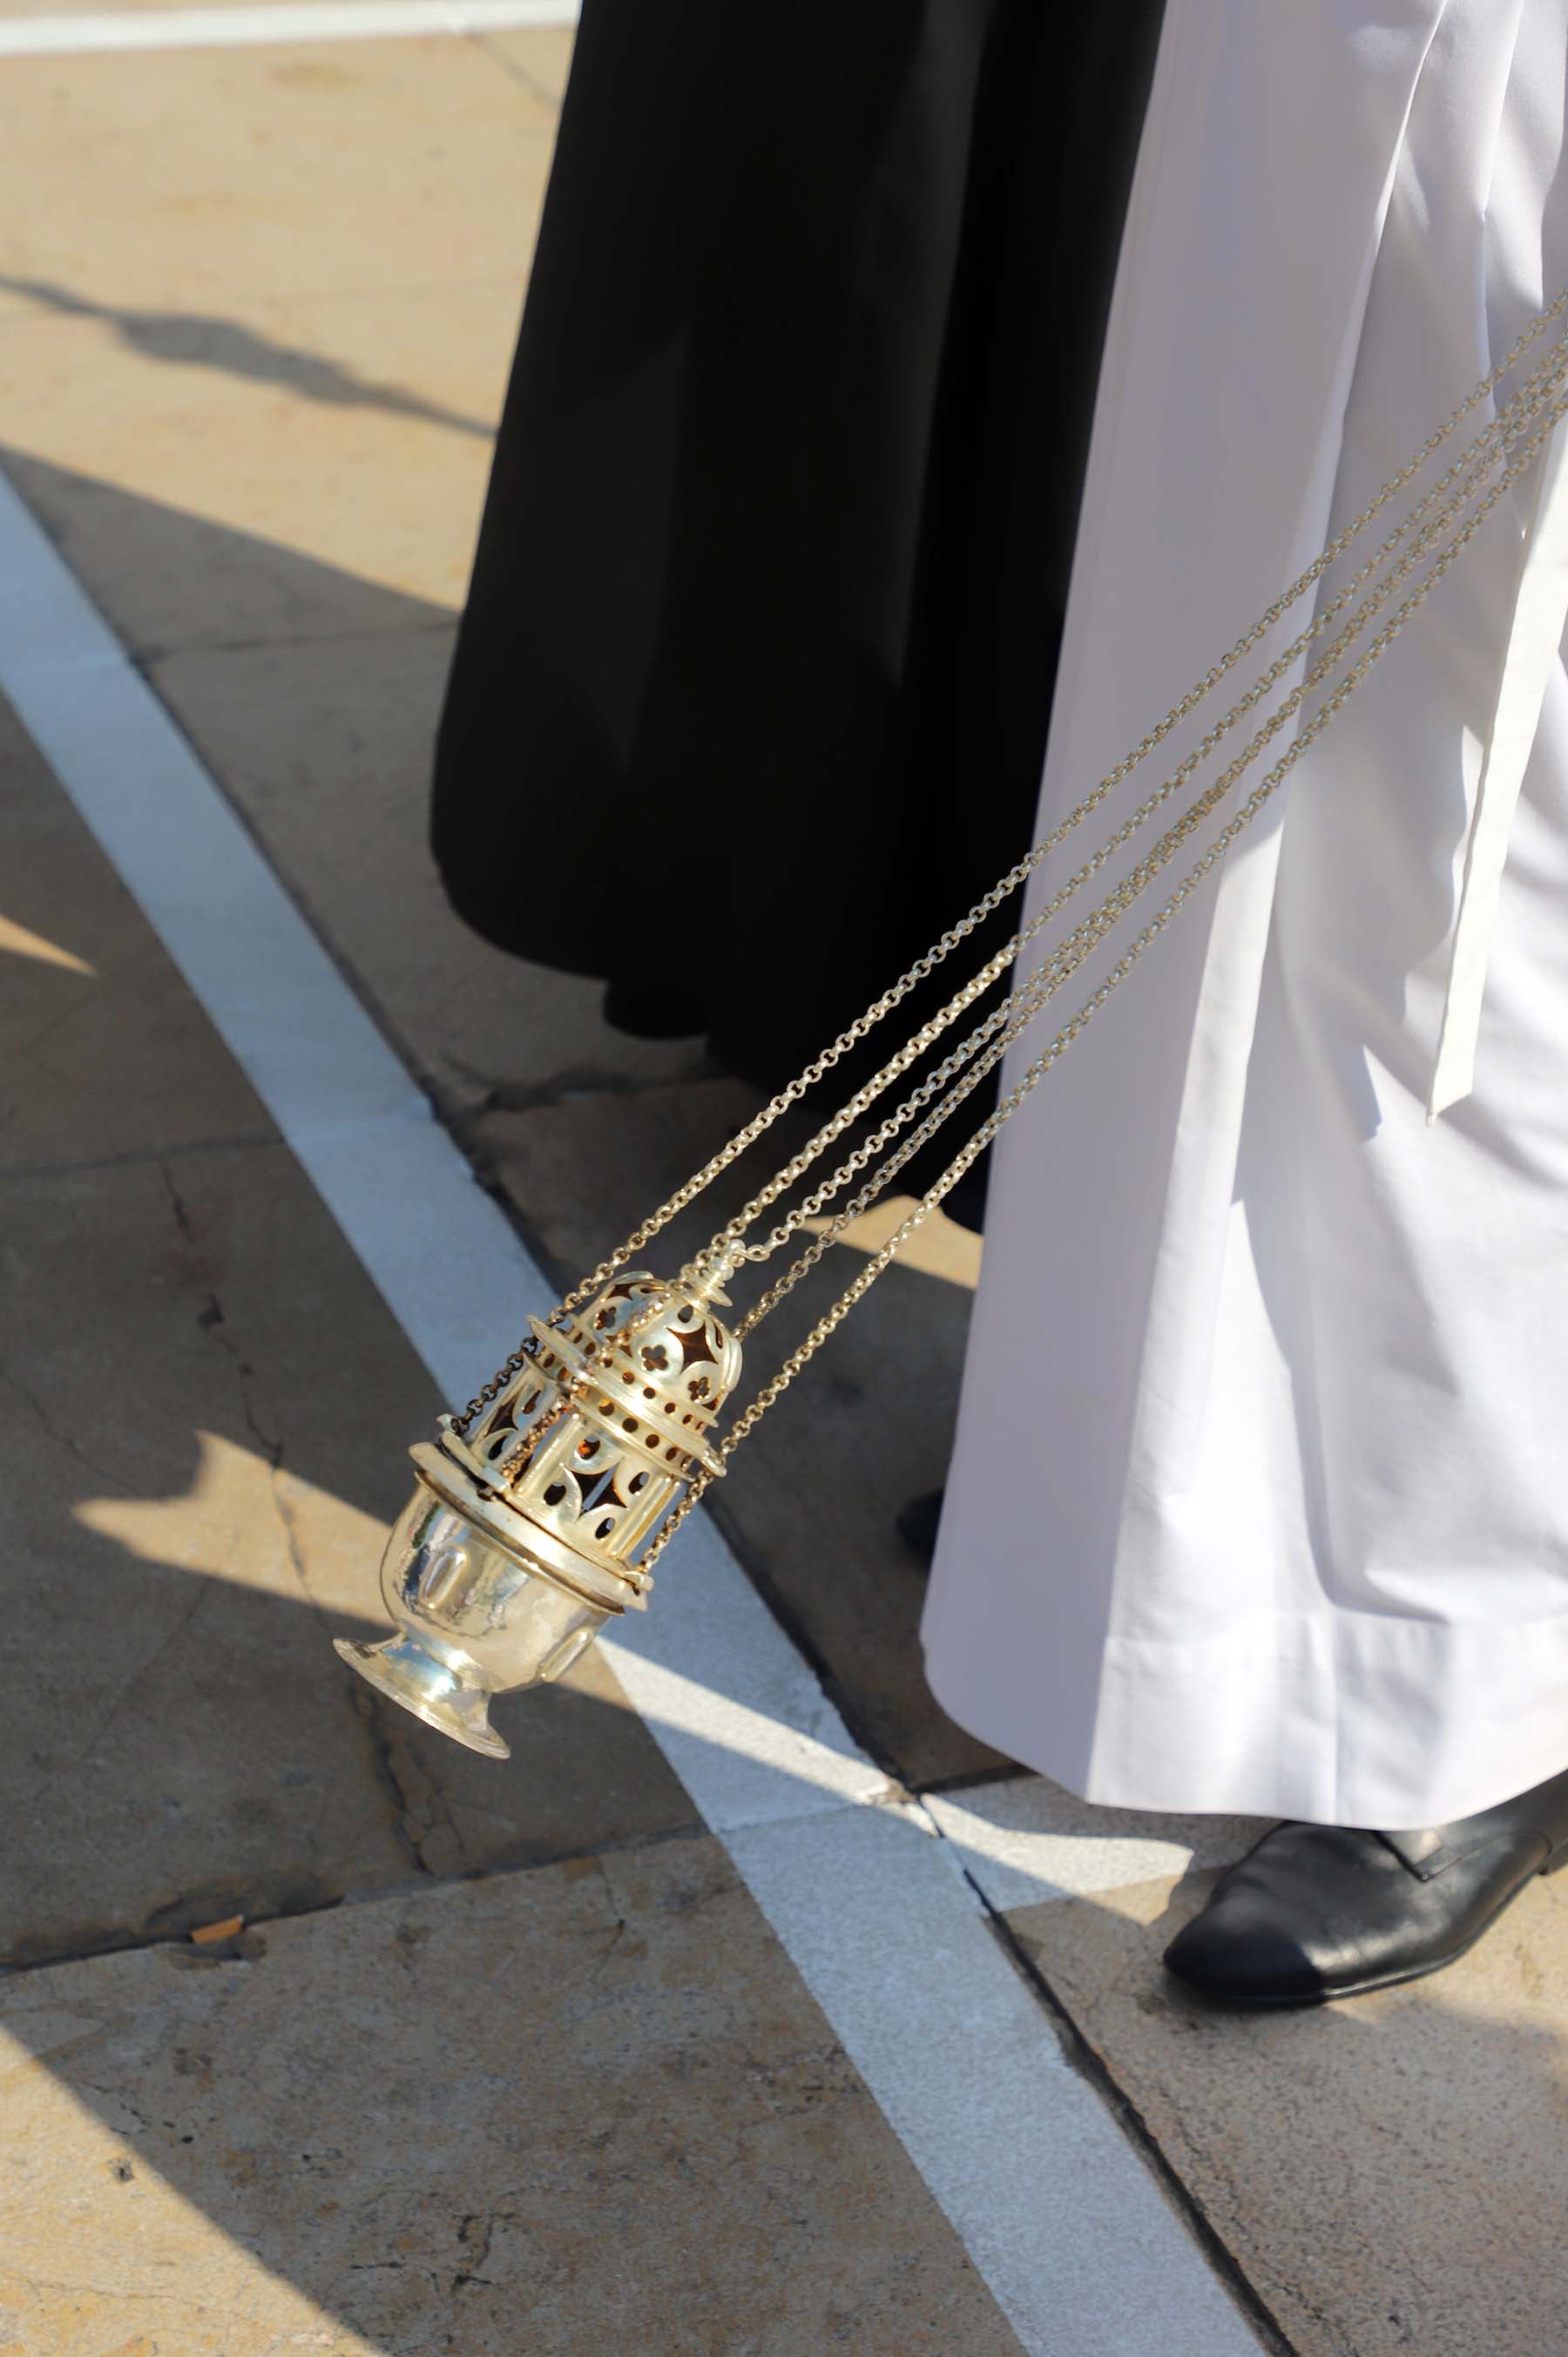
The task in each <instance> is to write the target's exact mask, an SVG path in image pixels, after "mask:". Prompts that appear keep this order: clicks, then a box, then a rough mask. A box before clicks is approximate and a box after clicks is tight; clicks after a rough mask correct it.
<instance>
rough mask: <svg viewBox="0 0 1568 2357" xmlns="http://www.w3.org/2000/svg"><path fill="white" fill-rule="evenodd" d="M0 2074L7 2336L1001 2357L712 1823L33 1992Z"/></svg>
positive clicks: (118, 2349)
mask: <svg viewBox="0 0 1568 2357" xmlns="http://www.w3.org/2000/svg"><path fill="white" fill-rule="evenodd" d="M0 2072H3V2074H4V2095H3V2101H4V2104H5V2117H6V2146H7V2169H6V2173H5V2185H4V2188H3V2189H0V2250H3V2251H4V2261H3V2267H4V2273H3V2274H0V2317H4V2318H5V2319H6V2324H8V2328H9V2331H10V2334H11V2336H12V2345H13V2346H16V2347H18V2348H21V2349H25V2350H27V2351H29V2352H30V2351H33V2350H38V2351H42V2350H44V2349H46V2348H47V2349H48V2350H49V2351H50V2352H56V2351H58V2352H61V2357H67V2352H69V2357H129V2352H132V2351H139V2352H153V2351H163V2350H166V2351H168V2352H174V2351H176V2350H177V2351H179V2352H182V2357H183V2352H191V2357H196V2352H200V2351H210V2352H220V2357H280V2352H285V2351H288V2352H293V2351H296V2350H297V2351H310V2352H326V2357H437V2353H438V2352H452V2351H461V2352H462V2357H518V2352H521V2351H522V2350H525V2349H526V2350H529V2351H539V2352H550V2357H578V2353H579V2352H581V2357H588V2352H599V2351H602V2350H606V2349H617V2348H622V2347H629V2346H640V2347H645V2348H647V2349H649V2350H650V2351H652V2352H657V2357H718V2352H723V2357H821V2352H824V2351H828V2350H834V2349H841V2348H842V2349H853V2350H854V2351H855V2352H857V2357H954V2352H962V2357H1016V2352H1017V2350H1018V2342H1017V2341H1016V2339H1015V2336H1014V2334H1013V2332H1012V2330H1011V2329H1010V2328H1009V2327H1008V2325H1007V2324H1006V2323H1005V2321H1004V2319H1003V2317H1002V2315H1001V2313H1000V2311H999V2310H998V2309H997V2308H996V2307H995V2305H994V2303H993V2300H992V2298H991V2296H990V2294H989V2293H988V2292H987V2291H986V2289H985V2287H984V2286H983V2284H982V2282H981V2281H980V2279H979V2277H978V2276H977V2275H976V2274H975V2272H974V2269H973V2268H972V2266H971V2265H970V2263H969V2262H968V2260H967V2258H966V2257H965V2255H964V2253H963V2250H962V2248H961V2245H960V2244H959V2243H958V2241H957V2239H956V2237H955V2236H954V2234H953V2233H952V2231H951V2229H950V2227H949V2226H948V2224H947V2222H946V2221H945V2220H944V2219H943V2217H942V2215H941V2213H940V2211H938V2209H937V2208H936V2205H935V2203H934V2202H933V2201H932V2200H931V2198H930V2196H929V2194H928V2193H927V2192H926V2190H925V2189H924V2187H923V2185H922V2184H921V2182H920V2179H918V2176H917V2174H916V2172H915V2169H914V2167H913V2164H912V2163H911V2162H910V2161H909V2159H908V2157H907V2156H906V2154H905V2153H904V2151H903V2149H902V2147H900V2146H899V2144H898V2143H897V2139H896V2138H895V2136H894V2135H893V2133H892V2130H891V2129H890V2128H889V2127H888V2126H887V2124H886V2120H885V2119H884V2118H883V2116H882V2115H881V2114H880V2112H879V2111H878V2110H877V2108H876V2106H875V2104H874V2103H873V2101H872V2100H871V2098H870V2096H869V2095H868V2093H867V2092H866V2090H865V2085H864V2083H862V2081H861V2080H860V2078H859V2077H858V2075H857V2073H856V2072H854V2069H853V2068H852V2067H851V2066H850V2064H849V2063H848V2062H847V2061H846V2060H845V2058H844V2056H843V2052H842V2050H840V2048H839V2047H838V2045H837V2043H836V2041H835V2040H834V2038H833V2036H832V2031H831V2030H830V2029H829V2028H828V2026H827V2024H826V2022H825V2021H824V2020H823V2018H822V2015H821V2013H820V2012H819V2011H818V2009H817V2007H816V2006H815V2005H814V2004H813V2003H812V2002H811V1999H810V1998H809V1997H808V1996H807V1995H806V1993H805V1991H804V1989H803V1987H802V1986H801V1984H800V1980H799V1978H798V1977H797V1975H795V1973H794V1972H793V1970H792V1969H791V1968H790V1966H789V1964H788V1963H787V1962H786V1961H785V1959H784V1957H783V1954H782V1953H781V1951H780V1950H779V1946H778V1944H777V1943H776V1942H775V1941H774V1939H773V1938H772V1936H771V1934H770V1933H769V1932H768V1930H767V1927H766V1925H765V1924H764V1922H763V1921H762V1918H761V1916H760V1915H759V1913H758V1911H757V1908H756V1907H755V1905H754V1904H753V1902H752V1901H751V1900H749V1898H747V1896H746V1893H745V1891H744V1890H743V1889H742V1888H741V1886H740V1885H739V1883H738V1881H737V1880H736V1877H735V1875H734V1873H733V1872H732V1870H731V1869H730V1867H728V1865H727V1864H726V1863H725V1859H724V1857H723V1855H722V1853H721V1852H720V1850H719V1848H718V1846H717V1845H716V1843H714V1842H713V1841H712V1840H710V1839H700V1840H688V1841H681V1842H676V1843H670V1844H663V1845H660V1846H657V1847H654V1848H650V1849H642V1850H639V1851H636V1852H633V1853H625V1854H622V1855H619V1856H616V1857H606V1858H600V1859H594V1860H579V1861H575V1862H574V1863H571V1864H568V1865H562V1866H558V1867H542V1868H540V1869H538V1870H537V1871H535V1872H532V1873H529V1874H522V1875H516V1876H508V1877H504V1878H497V1879H493V1880H491V1881H489V1882H485V1883H479V1884H468V1885H463V1886H458V1887H455V1888H447V1889H442V1890H439V1891H435V1892H426V1893H419V1894H408V1895H403V1896H399V1897H396V1898H393V1899H389V1900H381V1901H379V1902H374V1903H371V1904H368V1905H363V1906H357V1907H352V1908H345V1909H342V1910H338V1911H337V1912H335V1913H332V1914H328V1915H318V1916H314V1917H310V1918H307V1919H305V1920H303V1921H290V1922H284V1923H276V1924H271V1925H268V1926H266V1927H265V1928H264V1929H263V1931H261V1932H256V1933H252V1934H250V1935H248V1936H246V1937H243V1938H242V1939H241V1940H240V1941H239V1942H237V1943H233V1944H231V1945H227V1946H221V1945H220V1946H219V1947H217V1948H215V1949H213V1950H209V1951H208V1952H206V1953H202V1952H199V1951H193V1950H192V1949H190V1948H188V1947H186V1948H163V1949H156V1950H151V1951H145V1952H143V1953H139V1954H134V1955H128V1956H117V1957H111V1958H102V1959H99V1960H96V1961H92V1962H89V1963H85V1964H69V1965H65V1966H60V1967H57V1968H54V1969H51V1970H48V1971H44V1972H39V1973H35V1974H29V1975H26V1976H24V1977H20V1978H17V1979H16V1980H14V1981H12V1982H11V1983H10V1984H9V1985H8V1986H0ZM0 2330H5V2325H0ZM138 2336H140V2337H138ZM4 2345H5V2343H4V2342H3V2341H0V2346H4Z"/></svg>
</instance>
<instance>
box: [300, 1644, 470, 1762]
mask: <svg viewBox="0 0 1568 2357" xmlns="http://www.w3.org/2000/svg"><path fill="white" fill-rule="evenodd" d="M332 1645H333V1651H334V1652H338V1653H341V1655H342V1656H343V1659H344V1660H345V1661H346V1662H347V1663H348V1664H349V1668H350V1669H353V1670H358V1672H359V1674H360V1676H361V1677H362V1678H363V1679H364V1680H365V1682H366V1684H368V1685H372V1686H374V1687H375V1689H376V1692H377V1693H378V1694H384V1695H387V1696H388V1697H389V1698H390V1699H391V1700H392V1702H395V1703H400V1704H401V1705H402V1706H403V1709H404V1710H409V1711H412V1712H413V1716H414V1717H415V1718H422V1719H423V1720H424V1724H425V1725H426V1727H435V1728H436V1729H437V1730H438V1731H439V1732H440V1733H441V1734H442V1735H449V1736H450V1737H451V1738H452V1740H453V1741H454V1742H455V1743H461V1744H463V1745H465V1746H466V1748H467V1749H468V1750H470V1751H481V1752H483V1754H484V1756H485V1758H486V1759H487V1760H510V1758H511V1751H510V1747H509V1746H508V1745H507V1744H506V1743H505V1742H504V1741H503V1740H502V1738H500V1737H499V1735H498V1734H497V1733H496V1731H495V1728H494V1727H492V1726H491V1725H490V1722H489V1700H490V1698H489V1695H488V1694H486V1693H485V1691H484V1690H483V1688H482V1687H479V1686H471V1685H467V1684H464V1682H463V1681H462V1679H460V1678H459V1677H458V1676H457V1674H456V1672H455V1671H454V1670H452V1669H451V1668H449V1667H448V1665H447V1663H445V1662H443V1661H440V1660H438V1659H437V1657H436V1656H435V1654H434V1653H430V1652H426V1651H425V1649H424V1646H423V1645H421V1644H419V1643H418V1642H416V1641H415V1640H414V1639H413V1638H412V1637H388V1638H385V1639H383V1641H381V1643H380V1644H379V1645H364V1644H357V1643H355V1642H354V1641H353V1640H352V1639H351V1638H348V1637H335V1638H334V1639H333V1641H332Z"/></svg>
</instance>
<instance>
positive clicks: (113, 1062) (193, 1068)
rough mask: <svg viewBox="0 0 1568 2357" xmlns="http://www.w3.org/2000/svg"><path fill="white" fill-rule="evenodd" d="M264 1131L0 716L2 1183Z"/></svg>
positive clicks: (76, 822) (202, 1020)
mask: <svg viewBox="0 0 1568 2357" xmlns="http://www.w3.org/2000/svg"><path fill="white" fill-rule="evenodd" d="M270 1135H272V1124H271V1123H270V1121H269V1120H268V1119H267V1116H266V1114H265V1113H264V1112H263V1109H262V1106H261V1105H260V1104H259V1103H258V1102H257V1100H256V1098H255V1096H254V1095H253V1093H252V1091H251V1089H250V1087H249V1086H248V1085H247V1083H246V1082H245V1080H244V1078H243V1076H242V1073H241V1071H240V1070H239V1068H238V1066H237V1065H236V1064H234V1062H233V1061H232V1060H231V1058H230V1056H229V1055H228V1054H227V1052H226V1050H225V1049H223V1047H222V1045H221V1043H220V1041H219V1039H218V1038H217V1036H216V1034H215V1033H214V1032H213V1030H212V1028H211V1027H210V1025H209V1023H208V1021H207V1018H206V1017H205V1016H204V1015H203V1013H202V1011H201V1009H200V1007H199V1006H198V1005H197V1004H196V1002H195V1000H194V999H193V998H192V996H191V995H190V993H189V991H188V989H187V987H186V985H185V984H184V982H183V981H182V980H181V979H180V976H179V974H177V972H176V970H175V968H174V966H173V965H172V964H171V963H170V961H169V960H168V959H167V958H166V956H165V955H164V953H163V952H162V950H161V949H160V948H159V947H158V944H157V942H156V941H155V940H154V938H153V936H152V934H151V933H150V932H149V931H148V929H147V926H146V924H145V921H144V920H143V918H142V916H141V913H140V911H139V910H138V909H136V907H135V905H134V902H133V901H132V899H131V898H130V896H129V894H128V893H127V892H126V891H125V889H124V887H123V885H122V884H121V883H120V882H119V880H118V878H117V877H115V875H114V873H113V869H112V868H111V867H110V866H109V864H108V862H107V860H105V859H104V857H103V856H102V853H101V852H100V851H99V849H98V846H97V845H96V844H95V843H94V842H93V840H92V837H91V835H90V834H88V832H87V829H86V828H85V827H84V826H83V825H82V823H81V820H80V819H79V818H78V817H77V816H76V814H75V813H74V811H73V810H72V809H71V806H70V802H67V800H66V798H65V796H64V794H63V793H62V792H61V791H60V790H59V787H58V786H57V785H56V784H55V782H54V780H53V779H52V778H51V777H49V775H48V772H47V770H45V769H44V766H43V763H42V762H41V760H40V759H39V758H38V754H37V752H36V751H35V750H34V748H33V745H32V743H31V740H30V739H29V738H28V737H26V736H25V735H24V734H23V732H22V730H21V728H20V727H19V726H18V725H17V723H16V719H15V718H14V717H13V716H12V715H11V713H10V712H9V711H8V710H7V709H6V708H5V706H4V705H0V1169H5V1168H16V1166H18V1165H24V1166H33V1167H36V1166H38V1165H40V1164H42V1165H48V1164H51V1163H57V1162H72V1161H83V1160H89V1159H94V1158H98V1159H102V1158H104V1157H110V1156H114V1155H123V1154H130V1153H145V1152H146V1151H148V1150H150V1149H155V1148H163V1147H172V1146H185V1145H188V1144H190V1143H192V1142H194V1141H196V1140H199V1139H207V1140H212V1139H220V1138H240V1137H244V1138H252V1139H253V1138H262V1137H268V1136H270Z"/></svg>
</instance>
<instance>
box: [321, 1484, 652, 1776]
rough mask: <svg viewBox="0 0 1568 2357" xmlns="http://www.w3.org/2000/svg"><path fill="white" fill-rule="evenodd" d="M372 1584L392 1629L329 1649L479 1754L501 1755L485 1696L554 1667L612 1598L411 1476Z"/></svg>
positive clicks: (569, 1658) (527, 1682)
mask: <svg viewBox="0 0 1568 2357" xmlns="http://www.w3.org/2000/svg"><path fill="white" fill-rule="evenodd" d="M420 1453H421V1454H424V1452H423V1451H422V1452H420ZM381 1600H382V1602H383V1603H384V1605H385V1606H386V1609H387V1613H388V1616H389V1617H390V1619H391V1620H392V1621H393V1623H394V1624H395V1627H396V1631H397V1633H396V1635H394V1636H392V1637H387V1638H383V1639H382V1640H381V1641H380V1643H377V1644H364V1643H360V1642H356V1641H353V1640H352V1639H349V1638H346V1637H339V1638H338V1639H336V1640H335V1643H336V1646H337V1650H338V1652H339V1653H340V1654H341V1655H342V1656H343V1659H344V1660H345V1661H346V1662H347V1663H349V1665H350V1666H351V1667H352V1668H353V1669H356V1670H358V1672H359V1674H360V1676H361V1677H362V1678H364V1679H366V1680H368V1682H369V1683H370V1684H371V1685H372V1686H375V1687H376V1688H378V1690H379V1691H380V1692H381V1693H382V1694H384V1695H388V1696H390V1698H391V1699H392V1701H393V1702H396V1703H401V1704H402V1706H403V1708H404V1709H405V1710H410V1711H412V1712H413V1715H414V1717H416V1718H422V1719H424V1723H425V1725H426V1726H427V1727H438V1728H439V1729H440V1731H441V1733H442V1734H443V1735H449V1736H451V1737H452V1738H453V1739H454V1740H455V1741H456V1742H458V1743H461V1744H465V1745H466V1746H467V1749H469V1750H470V1751H481V1752H483V1753H484V1754H485V1756H486V1758H487V1759H490V1760H505V1759H508V1758H510V1751H509V1749H508V1747H507V1745H506V1743H505V1741H504V1740H503V1739H502V1738H501V1737H500V1736H499V1735H498V1734H497V1733H496V1731H495V1729H494V1727H492V1726H491V1725H490V1722H489V1703H490V1697H491V1695H496V1694H501V1693H510V1692H514V1691H516V1690H517V1689H519V1688H526V1687H529V1686H535V1685H543V1684H548V1682H549V1681H550V1680H551V1679H553V1678H558V1677H559V1676H560V1675H561V1674H562V1672H563V1671H564V1670H567V1669H569V1668H570V1667H571V1665H572V1663H574V1662H575V1660H576V1659H577V1656H578V1655H579V1653H581V1652H583V1650H584V1648H585V1646H587V1645H589V1644H591V1643H592V1641H593V1640H594V1638H595V1637H596V1635H597V1633H598V1631H599V1630H600V1629H601V1628H602V1627H603V1626H604V1623H605V1622H606V1620H609V1619H610V1618H611V1617H612V1609H613V1608H611V1607H608V1606H600V1605H596V1604H594V1603H592V1602H590V1601H589V1599H588V1598H585V1597H584V1596H580V1595H578V1594H576V1593H575V1592H574V1591H573V1590H572V1589H570V1588H568V1587H564V1586H563V1585H561V1584H560V1582H559V1581H557V1580H553V1579H552V1578H550V1577H548V1576H547V1575H546V1573H545V1572H544V1571H543V1570H542V1568H541V1566H538V1565H537V1564H534V1563H530V1562H527V1561H525V1560H521V1559H520V1556H519V1555H518V1553H517V1552H515V1551H514V1549H512V1548H508V1547H504V1546H502V1545H501V1544H499V1542H498V1541H497V1540H496V1538H495V1537H494V1536H493V1535H492V1534H490V1533H489V1532H488V1531H487V1530H485V1529H484V1528H483V1526H482V1525H481V1524H480V1523H477V1522H475V1521H473V1520H472V1519H470V1517H469V1516H468V1515H467V1514H466V1513H464V1512H461V1511H459V1509H458V1508H457V1507H456V1505H454V1504H453V1503H452V1501H450V1500H449V1499H446V1498H444V1497H442V1496H441V1495H440V1494H439V1493H438V1492H437V1491H435V1489H433V1488H432V1487H430V1486H429V1484H428V1483H427V1482H426V1481H425V1480H424V1478H423V1477H422V1478H421V1480H419V1482H418V1484H417V1486H416V1488H415V1490H414V1492H413V1497H412V1498H411V1499H410V1500H409V1501H408V1503H407V1505H406V1506H405V1507H404V1508H403V1512H402V1513H401V1514H400V1515H399V1517H398V1519H397V1521H396V1523H394V1524H393V1525H392V1535H391V1537H390V1538H389V1539H388V1541H387V1547H386V1553H385V1555H383V1556H382V1558H381Z"/></svg>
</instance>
